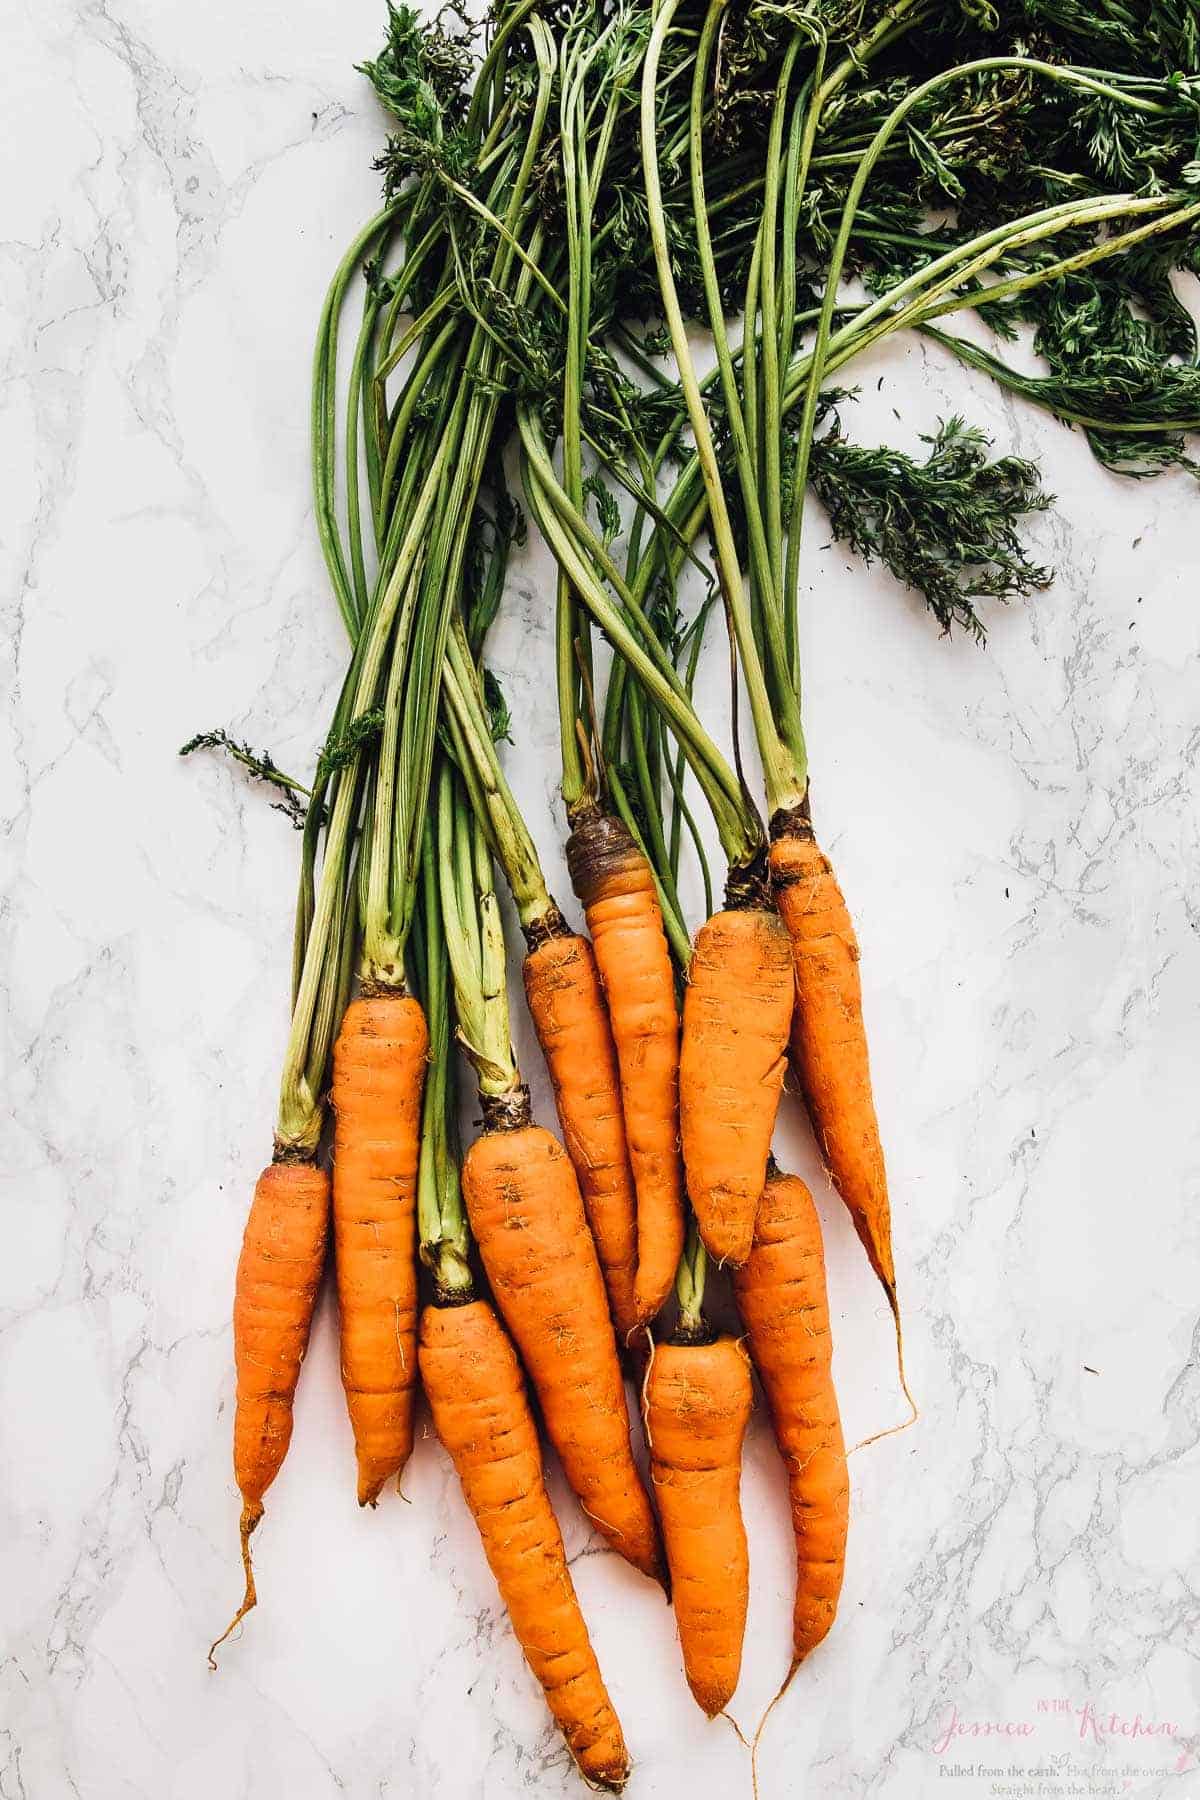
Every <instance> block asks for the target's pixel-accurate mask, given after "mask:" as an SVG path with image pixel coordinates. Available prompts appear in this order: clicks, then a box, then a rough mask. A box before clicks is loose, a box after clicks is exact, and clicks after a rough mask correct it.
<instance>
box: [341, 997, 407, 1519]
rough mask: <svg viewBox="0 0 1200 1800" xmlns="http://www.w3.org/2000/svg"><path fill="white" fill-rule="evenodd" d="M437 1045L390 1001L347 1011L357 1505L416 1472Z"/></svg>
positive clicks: (347, 1302) (349, 1358)
mask: <svg viewBox="0 0 1200 1800" xmlns="http://www.w3.org/2000/svg"><path fill="white" fill-rule="evenodd" d="M428 1050H429V1034H428V1032H427V1030H426V1028H425V1015H424V1013H423V1012H422V1011H421V1008H420V1006H419V1004H418V1003H417V1001H416V1000H414V999H412V998H411V997H409V996H407V995H404V994H399V993H394V994H384V995H378V996H375V997H372V998H369V999H360V1000H355V1001H353V1002H352V1004H351V1005H350V1006H349V1007H348V1008H347V1011H346V1016H345V1019H344V1020H343V1023H342V1028H341V1030H340V1031H339V1033H338V1039H337V1044H336V1045H335V1047H334V1054H333V1104H334V1110H335V1114H336V1130H335V1138H334V1165H333V1224H334V1235H335V1240H336V1265H337V1288H338V1308H339V1314H340V1333H341V1358H342V1382H343V1385H344V1387H345V1390H346V1403H347V1406H348V1408H349V1412H350V1422H351V1425H352V1427H353V1430H354V1447H355V1453H356V1456H357V1460H358V1500H359V1505H360V1506H366V1505H368V1504H369V1505H371V1506H373V1505H374V1504H375V1502H376V1500H377V1499H378V1497H379V1494H380V1492H381V1490H382V1488H383V1486H384V1483H385V1482H386V1481H388V1480H389V1479H390V1477H391V1476H393V1475H398V1474H399V1472H400V1470H401V1469H402V1468H403V1467H404V1465H405V1463H406V1462H407V1461H408V1457H409V1454H410V1452H411V1450H412V1442H413V1398H414V1391H415V1384H416V1378H417V1269H416V1211H415V1208H416V1178H417V1152H418V1148H419V1139H420V1126H421V1092H422V1088H423V1086H424V1082H425V1062H426V1057H427V1055H428Z"/></svg>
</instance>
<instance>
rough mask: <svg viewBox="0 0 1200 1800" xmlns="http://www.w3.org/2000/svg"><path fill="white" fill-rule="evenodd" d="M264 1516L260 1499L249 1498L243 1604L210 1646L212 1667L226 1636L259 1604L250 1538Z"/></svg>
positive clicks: (244, 1518)
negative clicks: (251, 1499) (251, 1558)
mask: <svg viewBox="0 0 1200 1800" xmlns="http://www.w3.org/2000/svg"><path fill="white" fill-rule="evenodd" d="M262 1516H263V1509H262V1502H261V1501H260V1500H255V1501H249V1500H248V1501H247V1502H246V1504H245V1506H243V1508H242V1519H241V1525H240V1532H241V1539H242V1568H243V1570H244V1571H245V1576H246V1591H245V1593H244V1595H243V1596H242V1604H241V1605H240V1606H239V1607H238V1609H237V1611H236V1612H235V1613H234V1615H233V1617H232V1619H231V1620H230V1621H229V1623H228V1625H227V1626H226V1627H225V1629H224V1631H223V1632H222V1633H221V1635H220V1637H219V1638H216V1639H215V1640H214V1641H213V1642H212V1643H211V1644H210V1645H209V1647H208V1666H209V1668H210V1669H215V1668H216V1666H217V1657H216V1653H217V1651H218V1650H219V1649H220V1647H221V1645H222V1644H223V1643H224V1642H225V1640H226V1638H227V1637H229V1636H230V1635H231V1634H232V1633H233V1632H234V1631H236V1630H237V1628H238V1626H239V1625H240V1624H241V1622H242V1620H243V1619H244V1618H245V1616H246V1614H247V1613H248V1612H253V1611H254V1608H255V1607H256V1606H257V1605H258V1592H257V1589H256V1588H255V1586H254V1565H253V1563H252V1562H251V1560H250V1539H251V1538H252V1537H253V1535H254V1530H255V1527H256V1526H257V1524H258V1521H259V1520H260V1519H261V1518H262Z"/></svg>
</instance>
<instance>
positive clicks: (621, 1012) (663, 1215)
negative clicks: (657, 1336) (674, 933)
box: [567, 806, 684, 1322]
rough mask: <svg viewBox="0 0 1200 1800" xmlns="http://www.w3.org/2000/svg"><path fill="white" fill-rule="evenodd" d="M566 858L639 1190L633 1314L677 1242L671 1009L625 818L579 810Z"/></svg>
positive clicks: (654, 920)
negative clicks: (603, 1009)
mask: <svg viewBox="0 0 1200 1800" xmlns="http://www.w3.org/2000/svg"><path fill="white" fill-rule="evenodd" d="M567 865H568V867H569V869H570V871H571V880H572V883H573V884H574V888H575V892H576V894H577V895H578V896H579V899H580V901H581V903H582V905H583V908H584V912H585V915H586V917H587V923H588V930H589V932H590V933H591V938H592V947H593V949H594V951H595V955H596V963H597V966H598V968H599V970H600V979H601V982H602V983H603V985H604V994H605V998H606V1000H607V1002H608V1016H609V1019H610V1021H611V1024H612V1034H613V1039H614V1041H615V1043H616V1049H617V1061H618V1064H619V1067H620V1071H621V1103H622V1111H623V1113H624V1117H625V1137H626V1142H627V1144H628V1146H629V1161H630V1164H631V1166H632V1169H633V1180H634V1186H635V1188H636V1191H637V1277H636V1282H635V1288H634V1300H635V1308H636V1313H637V1318H638V1321H639V1322H644V1321H646V1320H648V1319H652V1318H653V1317H654V1315H655V1314H656V1313H657V1312H658V1311H659V1309H660V1308H661V1306H662V1304H663V1302H664V1301H665V1300H666V1297H667V1295H668V1294H669V1293H670V1291H671V1284H672V1282H673V1281H674V1279H675V1269H676V1266H677V1264H678V1262H679V1254H680V1251H681V1250H682V1249H683V1228H684V1192H683V1167H682V1164H681V1162H680V1155H679V1009H678V1006H677V1004H676V999H675V977H674V972H673V970H672V966H671V953H670V949H669V947H668V944H667V938H666V933H665V931H664V929H663V919H662V912H661V910H660V907H659V903H658V894H657V891H656V889H655V885H654V876H653V874H652V873H651V869H650V864H649V863H648V862H647V860H646V858H645V856H644V855H643V854H642V852H641V850H639V848H638V846H637V845H636V843H635V842H634V840H633V838H632V836H631V835H630V833H629V831H628V830H627V829H626V827H625V825H624V824H623V823H622V822H621V821H620V820H619V819H617V818H615V817H613V816H612V815H611V814H608V813H603V812H601V811H600V809H599V808H598V807H596V806H591V807H588V808H586V809H584V810H581V811H580V812H579V813H578V814H577V815H576V818H575V821H574V824H573V827H572V831H571V836H570V838H569V839H568V841H567Z"/></svg>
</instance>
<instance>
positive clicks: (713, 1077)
mask: <svg viewBox="0 0 1200 1800" xmlns="http://www.w3.org/2000/svg"><path fill="white" fill-rule="evenodd" d="M792 1005H793V980H792V968H791V957H790V952H789V948H788V939H787V933H786V932H785V930H784V928H783V925H782V923H781V922H780V919H779V917H778V915H777V914H776V913H775V912H774V911H768V910H766V909H764V908H762V907H739V908H736V909H730V910H727V911H725V912H720V913H715V914H714V915H713V917H712V918H711V919H709V920H708V922H707V924H705V925H702V926H701V928H700V930H699V931H698V932H697V934H696V941H695V946H694V948H693V951H692V960H691V964H690V966H689V969H688V985H687V991H686V993H685V994H684V1000H683V1048H682V1054H681V1058H680V1065H679V1102H680V1124H681V1129H682V1137H683V1160H684V1166H685V1168H686V1170H687V1182H688V1193H689V1195H690V1197H691V1201H692V1205H693V1207H694V1208H695V1212H696V1219H697V1222H698V1224H699V1227H700V1236H701V1238H702V1239H703V1240H704V1246H705V1248H706V1250H707V1251H708V1253H709V1255H710V1256H711V1257H712V1258H713V1259H714V1261H716V1262H718V1263H726V1262H727V1263H732V1264H733V1265H734V1267H736V1266H737V1265H738V1264H739V1263H743V1262H745V1260H746V1258H747V1256H748V1255H749V1254H750V1241H751V1238H752V1236H753V1233H754V1214H755V1211H756V1209H757V1207H758V1202H759V1197H760V1195H761V1194H762V1190H763V1183H764V1181H765V1180H766V1173H767V1157H768V1155H769V1154H770V1149H771V1133H772V1131H773V1130H774V1127H775V1115H776V1113H777V1111H778V1109H779V1096H780V1092H781V1090H782V1088H783V1075H784V1068H785V1066H786V1053H787V1042H788V1029H789V1027H790V1024H791V1018H792Z"/></svg>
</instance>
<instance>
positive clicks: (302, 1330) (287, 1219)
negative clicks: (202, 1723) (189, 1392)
mask: <svg viewBox="0 0 1200 1800" xmlns="http://www.w3.org/2000/svg"><path fill="white" fill-rule="evenodd" d="M328 1234H329V1177H328V1175H326V1174H325V1172H324V1171H323V1170H321V1169H318V1168H316V1167H315V1166H314V1164H312V1163H311V1162H300V1161H285V1162H276V1163H272V1164H271V1165H270V1167H269V1168H266V1169H264V1170H263V1172H262V1174H261V1175H260V1176H259V1178H258V1182H257V1184H256V1186H255V1189H254V1199H253V1201H252V1203H251V1206H250V1216H249V1218H248V1219H247V1221H246V1230H245V1233H244V1235H243V1238H242V1251H241V1255H240V1256H239V1258H238V1267H237V1285H236V1288H235V1290H234V1302H233V1352H234V1361H235V1363H236V1367H237V1406H236V1411H235V1414H234V1423H233V1473H234V1478H235V1479H236V1481H237V1484H238V1487H239V1489H240V1490H241V1495H242V1520H241V1537H242V1564H243V1567H244V1570H245V1575H246V1592H245V1597H244V1599H243V1601H242V1605H241V1607H240V1608H239V1610H238V1612H237V1614H236V1616H235V1617H234V1620H233V1623H232V1624H231V1625H230V1626H229V1628H228V1630H227V1631H226V1632H225V1633H224V1637H228V1636H229V1632H230V1631H232V1630H233V1628H234V1626H235V1625H237V1624H238V1623H239V1622H240V1621H241V1620H242V1619H243V1618H244V1617H245V1616H246V1614H247V1613H248V1612H249V1611H250V1609H251V1608H252V1607H253V1606H254V1605H255V1603H256V1598H257V1596H256V1593H255V1587H254V1572H253V1570H252V1568H251V1564H250V1535H251V1533H252V1532H253V1530H254V1528H255V1526H256V1525H257V1524H258V1522H259V1520H260V1519H261V1518H262V1515H263V1495H264V1494H265V1493H266V1491H267V1489H268V1488H269V1487H270V1485H271V1483H272V1482H273V1481H274V1479H275V1477H276V1475H278V1473H279V1471H280V1469H281V1467H282V1466H283V1459H284V1457H285V1456H286V1455H287V1449H288V1445H289V1444H290V1443H291V1440H292V1408H293V1404H294V1401H295V1397H296V1383H297V1381H298V1380H299V1377H300V1365H301V1363H302V1362H303V1361H304V1353H305V1351H306V1350H307V1349H308V1337H309V1332H310V1330H311V1329H312V1316H313V1307H314V1305H315V1304H316V1298H317V1289H318V1288H319V1286H320V1284H321V1271H322V1269H323V1268H324V1265H325V1245H326V1240H327V1238H328ZM223 1641H224V1639H223V1638H218V1639H217V1643H221V1642H223ZM216 1647H217V1645H216V1644H214V1645H213V1650H215V1649H216ZM209 1660H210V1661H211V1660H212V1651H211V1650H210V1652H209Z"/></svg>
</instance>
